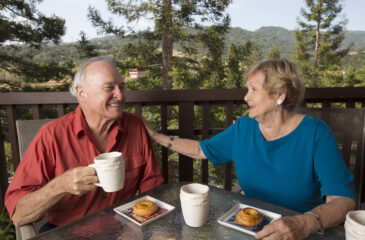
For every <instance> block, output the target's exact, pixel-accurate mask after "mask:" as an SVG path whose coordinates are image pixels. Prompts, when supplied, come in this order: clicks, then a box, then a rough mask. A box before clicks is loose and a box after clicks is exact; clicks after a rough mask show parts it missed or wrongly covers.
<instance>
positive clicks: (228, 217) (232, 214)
mask: <svg viewBox="0 0 365 240" xmlns="http://www.w3.org/2000/svg"><path fill="white" fill-rule="evenodd" d="M247 207H250V208H254V209H256V210H257V211H259V212H260V213H261V214H262V215H263V216H264V220H263V221H262V223H260V224H259V225H255V226H251V227H247V226H244V225H242V224H240V223H238V222H236V221H235V219H236V214H237V212H238V211H239V210H240V209H242V208H247ZM279 218H281V215H280V214H277V213H273V212H270V211H266V210H263V209H260V208H256V207H252V206H249V205H246V204H243V203H238V204H236V205H235V206H233V207H232V208H231V210H229V211H228V212H226V213H225V214H224V215H223V216H222V217H220V218H219V219H218V223H220V224H222V225H224V226H226V227H229V228H232V229H235V230H238V231H241V232H244V233H247V234H250V235H255V234H256V233H257V232H258V231H260V230H261V229H262V228H263V227H264V226H265V225H267V224H269V223H271V222H272V221H275V220H276V219H279Z"/></svg>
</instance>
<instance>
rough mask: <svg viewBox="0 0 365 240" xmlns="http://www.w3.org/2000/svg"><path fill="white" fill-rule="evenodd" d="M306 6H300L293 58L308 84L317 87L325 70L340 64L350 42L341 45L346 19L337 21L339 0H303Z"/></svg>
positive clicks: (339, 9) (340, 6)
mask: <svg viewBox="0 0 365 240" xmlns="http://www.w3.org/2000/svg"><path fill="white" fill-rule="evenodd" d="M306 7H307V9H304V8H302V9H301V15H302V16H303V17H304V19H305V20H304V21H303V20H300V19H299V18H298V24H299V26H300V29H298V30H296V31H295V38H296V41H297V42H296V49H295V54H294V58H295V61H296V62H297V63H298V65H300V66H301V68H302V71H303V74H304V79H305V80H306V82H307V84H308V85H310V86H312V87H317V86H320V85H321V84H322V83H321V81H322V80H324V79H323V78H324V77H325V76H324V75H325V74H324V73H325V71H326V70H328V69H329V68H331V67H333V66H334V65H340V61H341V59H342V58H343V57H345V56H346V55H347V53H348V51H349V49H350V47H351V46H349V47H347V48H345V49H341V43H342V41H343V40H344V27H345V25H346V23H347V21H346V20H339V21H336V18H338V17H339V14H340V13H341V11H342V5H341V0H306Z"/></svg>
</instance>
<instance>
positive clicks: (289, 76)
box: [244, 58, 305, 112]
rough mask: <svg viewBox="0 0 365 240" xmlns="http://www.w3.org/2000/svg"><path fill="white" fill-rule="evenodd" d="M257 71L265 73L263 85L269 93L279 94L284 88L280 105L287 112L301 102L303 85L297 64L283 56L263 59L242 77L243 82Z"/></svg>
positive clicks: (303, 90)
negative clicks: (283, 95) (282, 100)
mask: <svg viewBox="0 0 365 240" xmlns="http://www.w3.org/2000/svg"><path fill="white" fill-rule="evenodd" d="M258 71H261V72H262V73H264V74H265V83H264V87H265V88H266V89H267V90H268V91H269V93H271V94H281V93H283V92H284V91H285V89H286V97H285V100H284V102H283V103H282V106H283V108H284V109H286V110H288V111H289V112H292V111H294V109H295V108H296V107H297V106H298V105H300V104H301V102H302V100H303V97H304V92H305V87H304V83H303V81H302V78H301V76H300V73H299V68H298V67H297V65H296V64H295V63H293V62H291V61H289V60H287V59H285V58H281V59H270V60H264V61H262V62H260V63H258V64H256V65H255V66H253V67H252V68H251V69H249V70H248V71H247V72H246V74H245V77H244V80H245V82H247V80H248V79H249V78H250V77H252V76H253V75H255V74H256V73H257V72H258Z"/></svg>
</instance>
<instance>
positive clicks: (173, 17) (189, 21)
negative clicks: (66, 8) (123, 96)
mask: <svg viewBox="0 0 365 240" xmlns="http://www.w3.org/2000/svg"><path fill="white" fill-rule="evenodd" d="M106 2H107V4H108V8H109V9H110V11H111V12H112V13H113V14H116V15H118V16H121V17H124V18H125V19H126V20H127V21H128V22H129V23H131V22H136V21H139V20H142V19H143V18H146V19H149V20H153V23H154V27H153V30H151V29H147V30H146V29H144V30H141V31H135V30H134V29H123V28H121V27H116V26H115V25H114V24H113V23H112V22H111V21H107V22H106V21H104V20H103V19H102V18H101V16H100V13H99V11H98V10H97V9H95V8H92V7H89V14H88V16H89V18H90V20H91V21H92V23H93V25H94V26H96V27H98V28H99V30H100V31H101V32H104V33H113V34H116V35H118V36H124V35H127V36H129V37H130V38H131V39H136V38H137V37H138V38H139V39H144V40H146V41H150V42H153V41H155V42H156V41H158V42H159V45H161V47H162V54H161V60H160V61H159V63H161V64H162V82H163V88H164V89H170V88H171V86H172V84H171V80H170V72H171V70H172V67H173V66H172V64H173V60H174V58H175V57H174V56H173V49H174V44H175V43H179V45H180V47H181V48H182V49H183V50H184V51H186V52H188V53H189V52H191V51H194V50H193V49H192V47H193V46H192V44H191V43H192V42H194V41H197V40H199V37H198V36H197V33H198V32H199V31H200V30H202V29H203V27H202V24H200V22H202V23H206V22H208V21H210V22H214V23H215V24H217V25H219V24H221V23H223V22H227V19H229V17H228V16H225V15H224V10H225V9H226V7H227V6H228V5H229V4H230V3H231V2H232V0H213V1H207V0H198V1H191V0H174V1H172V0H142V1H132V0H124V1H117V0H107V1H106ZM140 41H141V40H140ZM154 64H156V62H155V63H154Z"/></svg>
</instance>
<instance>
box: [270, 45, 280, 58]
mask: <svg viewBox="0 0 365 240" xmlns="http://www.w3.org/2000/svg"><path fill="white" fill-rule="evenodd" d="M269 58H280V49H279V47H278V45H276V44H274V45H273V46H272V48H271V50H270V53H269Z"/></svg>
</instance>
